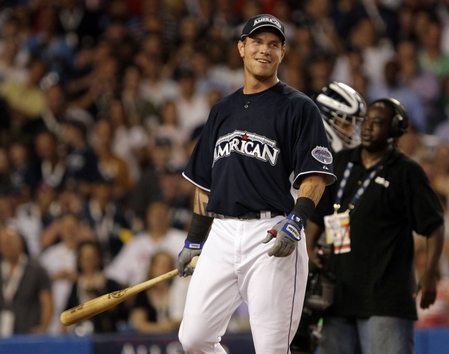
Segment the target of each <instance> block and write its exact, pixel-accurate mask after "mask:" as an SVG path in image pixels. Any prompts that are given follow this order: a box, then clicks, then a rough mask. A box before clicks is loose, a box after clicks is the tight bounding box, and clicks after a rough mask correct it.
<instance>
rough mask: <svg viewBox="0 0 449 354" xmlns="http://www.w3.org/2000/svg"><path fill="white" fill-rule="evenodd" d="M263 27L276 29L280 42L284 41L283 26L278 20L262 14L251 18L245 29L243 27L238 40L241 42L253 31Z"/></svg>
mask: <svg viewBox="0 0 449 354" xmlns="http://www.w3.org/2000/svg"><path fill="white" fill-rule="evenodd" d="M264 27H271V28H274V29H276V30H277V31H278V32H279V36H280V37H281V39H282V42H285V41H286V37H285V30H284V24H283V23H282V22H281V21H280V20H279V19H277V18H276V17H274V16H273V15H269V14H262V15H257V16H254V17H251V18H250V19H249V20H248V22H247V23H246V25H245V27H243V30H242V35H241V37H240V39H241V40H243V39H245V38H246V37H248V36H249V35H250V34H251V33H253V32H254V31H256V30H258V29H259V28H264Z"/></svg>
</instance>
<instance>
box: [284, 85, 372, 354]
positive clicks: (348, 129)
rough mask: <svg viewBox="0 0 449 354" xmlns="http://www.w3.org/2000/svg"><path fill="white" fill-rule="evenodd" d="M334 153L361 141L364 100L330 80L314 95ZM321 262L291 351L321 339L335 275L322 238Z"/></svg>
mask: <svg viewBox="0 0 449 354" xmlns="http://www.w3.org/2000/svg"><path fill="white" fill-rule="evenodd" d="M315 103H316V105H317V106H318V108H319V109H320V112H321V117H322V118H323V123H324V127H325V129H326V133H327V138H328V140H329V145H330V147H331V150H332V152H333V153H336V152H338V151H340V150H342V149H345V148H351V147H355V146H357V145H359V144H360V126H361V122H362V120H363V118H364V116H365V113H366V102H365V100H364V99H363V97H362V96H361V95H360V94H359V93H358V92H357V91H355V90H354V89H353V88H351V87H350V86H348V85H346V84H344V83H342V82H337V81H334V82H331V83H329V85H327V86H325V87H323V88H322V89H321V92H320V93H319V94H318V95H317V97H316V98H315ZM318 246H319V247H318V252H317V254H318V256H319V260H320V266H319V267H318V266H317V265H316V264H315V263H313V262H310V269H309V278H308V281H307V290H306V297H305V300H304V307H303V312H302V315H301V322H300V323H299V327H298V330H297V332H296V335H295V337H294V338H293V341H292V344H291V346H290V348H291V351H292V353H293V354H312V353H314V352H315V349H316V347H317V346H318V342H319V339H320V325H319V321H320V319H321V315H322V312H323V311H324V310H325V309H326V308H327V307H328V306H329V305H330V304H331V303H332V299H333V289H334V284H335V279H334V276H333V274H331V273H330V272H329V271H328V269H327V264H328V263H329V258H330V257H331V254H332V248H331V247H330V246H329V245H326V242H325V241H324V240H322V241H320V245H318Z"/></svg>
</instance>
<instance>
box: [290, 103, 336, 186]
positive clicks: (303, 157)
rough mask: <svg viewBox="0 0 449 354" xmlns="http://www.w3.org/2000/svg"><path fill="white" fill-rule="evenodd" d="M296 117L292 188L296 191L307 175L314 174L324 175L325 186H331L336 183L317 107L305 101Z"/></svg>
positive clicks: (331, 159) (330, 155)
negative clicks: (297, 124)
mask: <svg viewBox="0 0 449 354" xmlns="http://www.w3.org/2000/svg"><path fill="white" fill-rule="evenodd" d="M298 115H299V116H300V119H298V122H299V126H298V127H297V132H295V136H294V145H293V168H294V173H295V177H294V182H293V187H294V188H295V189H298V188H299V186H300V184H301V181H302V180H303V178H304V177H305V176H306V175H307V174H316V173H318V174H324V175H325V176H326V184H327V185H331V184H333V183H334V182H335V181H336V177H335V175H334V173H333V166H332V163H333V156H332V153H331V151H330V149H329V141H328V139H327V135H326V131H325V128H324V124H323V120H322V118H321V114H320V112H319V110H318V107H317V106H316V105H315V104H314V103H313V101H312V100H310V99H307V100H305V102H304V104H303V105H302V106H301V107H300V108H299V109H298ZM295 118H299V117H295Z"/></svg>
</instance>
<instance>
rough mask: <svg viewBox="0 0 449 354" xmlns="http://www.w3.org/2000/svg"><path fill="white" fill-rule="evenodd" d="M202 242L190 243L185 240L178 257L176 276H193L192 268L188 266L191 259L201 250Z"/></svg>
mask: <svg viewBox="0 0 449 354" xmlns="http://www.w3.org/2000/svg"><path fill="white" fill-rule="evenodd" d="M203 245H204V242H190V241H188V240H185V243H184V248H183V249H182V250H181V252H179V255H178V275H179V276H180V277H188V276H190V275H192V274H193V270H194V269H193V267H192V266H191V265H189V263H190V261H191V260H192V258H193V257H195V256H199V255H200V254H201V251H202V250H203Z"/></svg>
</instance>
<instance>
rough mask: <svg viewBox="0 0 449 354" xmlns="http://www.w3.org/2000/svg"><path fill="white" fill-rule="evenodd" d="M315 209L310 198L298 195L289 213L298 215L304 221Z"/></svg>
mask: <svg viewBox="0 0 449 354" xmlns="http://www.w3.org/2000/svg"><path fill="white" fill-rule="evenodd" d="M314 209H315V203H314V201H313V200H312V199H310V198H307V197H300V198H298V199H297V200H296V204H295V206H294V207H293V210H292V211H291V214H296V215H298V216H299V217H300V218H301V219H302V221H303V222H305V221H306V220H307V219H308V218H309V216H310V214H312V212H313V210H314Z"/></svg>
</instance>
